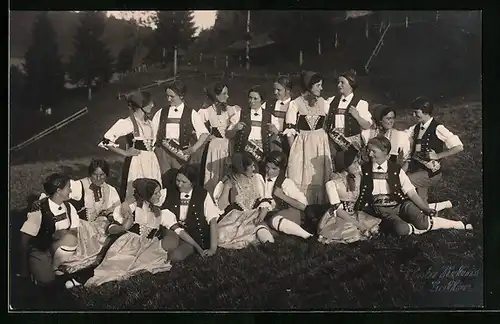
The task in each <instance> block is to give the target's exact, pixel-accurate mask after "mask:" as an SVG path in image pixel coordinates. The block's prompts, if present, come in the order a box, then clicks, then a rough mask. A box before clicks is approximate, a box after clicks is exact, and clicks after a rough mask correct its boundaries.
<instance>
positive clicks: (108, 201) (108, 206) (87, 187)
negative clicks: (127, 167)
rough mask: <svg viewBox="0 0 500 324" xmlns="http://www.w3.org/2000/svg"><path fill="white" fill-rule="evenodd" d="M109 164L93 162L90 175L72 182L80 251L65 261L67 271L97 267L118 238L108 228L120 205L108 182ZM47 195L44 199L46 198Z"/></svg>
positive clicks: (72, 197)
mask: <svg viewBox="0 0 500 324" xmlns="http://www.w3.org/2000/svg"><path fill="white" fill-rule="evenodd" d="M108 176H109V164H108V162H106V161H105V160H101V159H95V160H92V161H91V162H90V164H89V167H88V176H87V177H85V178H83V179H80V180H78V181H73V180H70V189H71V192H70V200H69V201H70V202H71V204H72V205H73V206H75V208H76V210H77V212H78V215H79V216H80V225H79V227H78V248H77V252H76V254H75V255H74V257H73V258H72V260H68V261H67V262H65V271H68V272H71V273H74V272H76V271H79V270H81V269H84V268H87V267H89V266H90V265H94V264H95V263H96V262H97V259H98V256H100V255H103V254H104V253H105V250H106V248H107V247H109V246H110V244H111V243H112V242H113V239H114V237H112V236H111V237H110V236H108V233H106V228H107V226H108V225H109V223H110V222H109V220H108V218H109V216H110V215H111V214H112V213H113V210H114V209H115V208H116V207H117V206H119V205H120V197H119V196H118V192H117V191H116V189H115V188H114V187H113V186H111V185H109V184H108V183H106V178H107V177H108ZM44 196H45V195H44V194H43V193H42V195H41V196H40V198H41V199H43V198H44Z"/></svg>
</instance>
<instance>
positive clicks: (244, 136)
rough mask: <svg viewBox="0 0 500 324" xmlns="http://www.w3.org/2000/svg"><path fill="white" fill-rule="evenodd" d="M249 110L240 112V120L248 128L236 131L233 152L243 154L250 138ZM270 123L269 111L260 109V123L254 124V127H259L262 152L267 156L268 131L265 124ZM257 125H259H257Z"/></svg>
mask: <svg viewBox="0 0 500 324" xmlns="http://www.w3.org/2000/svg"><path fill="white" fill-rule="evenodd" d="M250 110H251V109H247V110H242V111H241V117H240V120H241V121H242V122H244V123H245V124H246V125H249V126H248V127H245V128H243V129H242V130H240V131H238V132H237V133H236V136H235V144H234V151H235V152H243V151H245V147H246V145H247V143H248V137H249V136H250V131H251V130H252V129H251V126H252V119H251V117H250V113H251V111H250ZM270 122H271V113H269V110H267V109H262V122H260V123H259V122H254V123H256V125H254V126H259V127H260V135H261V137H262V150H263V151H264V155H267V154H268V153H269V148H270V141H269V139H270V136H269V131H268V129H267V124H268V123H270ZM257 124H259V125H257Z"/></svg>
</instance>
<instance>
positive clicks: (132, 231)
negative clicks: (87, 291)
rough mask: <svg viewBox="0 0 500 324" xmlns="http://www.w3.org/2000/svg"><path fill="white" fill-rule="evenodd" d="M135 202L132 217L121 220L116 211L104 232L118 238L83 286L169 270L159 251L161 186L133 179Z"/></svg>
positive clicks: (118, 210)
mask: <svg viewBox="0 0 500 324" xmlns="http://www.w3.org/2000/svg"><path fill="white" fill-rule="evenodd" d="M132 187H133V190H134V191H133V197H134V198H135V202H133V203H132V204H130V206H129V208H130V210H131V211H132V217H124V216H123V215H122V213H121V211H120V207H117V208H116V209H115V211H114V212H113V220H114V222H113V223H112V224H110V226H109V228H108V232H110V233H113V234H114V235H120V234H121V236H120V237H119V238H118V239H117V240H116V241H115V242H114V243H113V245H111V247H110V248H109V250H108V251H107V253H106V255H105V257H104V259H103V260H102V262H101V264H100V265H99V266H98V267H96V268H95V269H94V276H93V277H92V278H90V279H89V280H88V281H87V282H86V283H85V286H98V285H101V284H103V283H105V282H108V281H113V280H122V279H126V278H129V277H131V276H133V275H136V274H137V273H139V272H144V271H147V272H151V273H158V272H163V271H168V270H170V268H171V265H170V262H169V261H168V259H167V255H168V253H167V251H165V250H164V249H163V248H162V244H161V239H162V230H161V228H160V225H161V210H160V208H159V207H157V206H156V205H155V204H158V203H159V202H160V201H161V200H162V197H161V195H162V192H163V191H161V184H160V182H159V181H157V180H154V179H144V178H140V179H136V180H134V182H133V184H132Z"/></svg>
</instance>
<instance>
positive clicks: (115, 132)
mask: <svg viewBox="0 0 500 324" xmlns="http://www.w3.org/2000/svg"><path fill="white" fill-rule="evenodd" d="M132 132H133V126H132V123H131V122H130V120H129V119H119V120H118V121H117V122H116V123H115V124H114V125H113V126H111V128H110V129H109V130H108V131H107V132H106V133H105V134H104V138H105V139H107V140H109V141H110V143H109V144H104V143H103V142H100V143H99V145H98V146H99V147H102V148H104V149H106V150H107V149H108V147H118V144H116V143H115V142H116V140H117V139H119V138H120V137H122V136H125V135H127V134H130V133H132Z"/></svg>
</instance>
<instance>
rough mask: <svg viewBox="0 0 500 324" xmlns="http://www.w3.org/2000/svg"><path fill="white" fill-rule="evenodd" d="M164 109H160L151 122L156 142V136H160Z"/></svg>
mask: <svg viewBox="0 0 500 324" xmlns="http://www.w3.org/2000/svg"><path fill="white" fill-rule="evenodd" d="M162 109H163V108H162ZM162 109H159V110H158V111H157V112H156V113H155V115H154V116H153V119H152V120H151V128H152V130H153V137H154V139H155V140H156V134H158V129H159V127H160V116H161V111H162Z"/></svg>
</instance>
